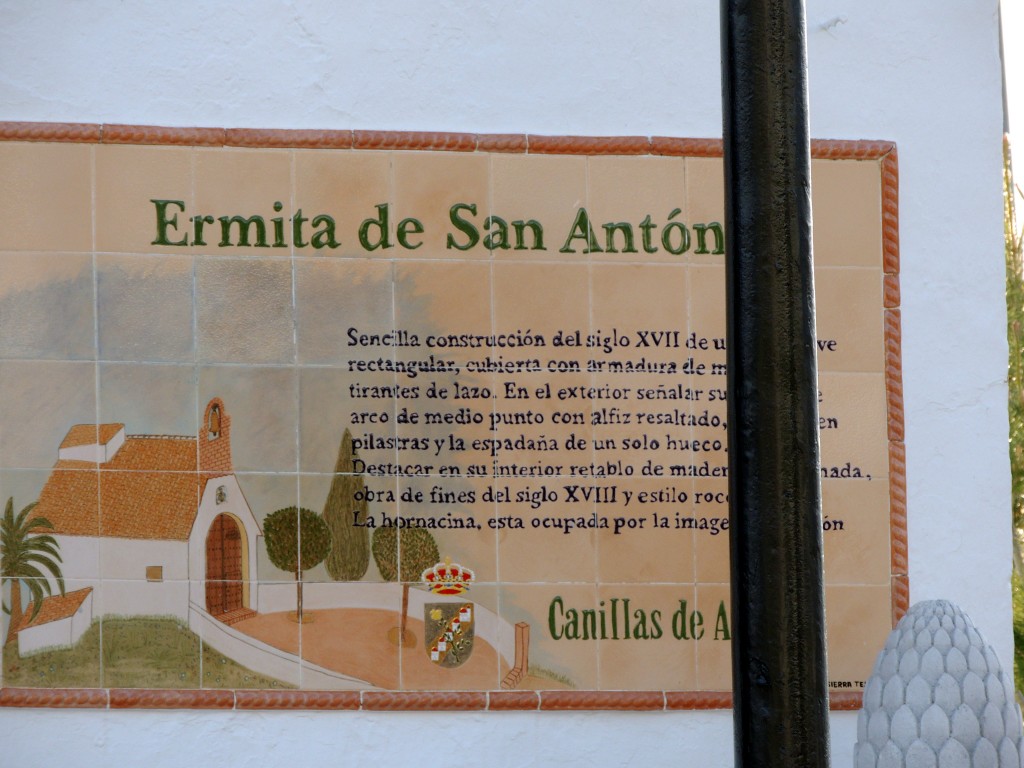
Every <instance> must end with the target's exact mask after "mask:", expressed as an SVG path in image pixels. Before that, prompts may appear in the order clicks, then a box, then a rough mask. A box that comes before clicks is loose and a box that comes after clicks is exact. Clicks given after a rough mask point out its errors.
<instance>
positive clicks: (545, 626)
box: [498, 584, 600, 691]
mask: <svg viewBox="0 0 1024 768" xmlns="http://www.w3.org/2000/svg"><path fill="white" fill-rule="evenodd" d="M498 599H499V611H498V613H499V614H500V616H501V618H502V619H503V620H504V632H505V633H506V639H505V643H506V644H507V645H512V646H513V647H515V646H514V642H515V637H514V635H513V632H514V631H516V630H518V629H519V625H520V624H523V625H526V626H525V627H524V628H523V629H522V630H520V631H525V632H526V633H528V634H526V636H525V637H526V638H527V639H528V642H526V643H524V645H523V647H522V648H521V650H520V653H519V655H520V660H519V661H517V662H516V663H515V664H514V665H513V666H514V667H517V668H520V669H521V675H520V676H519V677H520V679H519V680H518V682H516V683H515V686H514V687H515V688H516V689H518V690H543V691H548V690H572V689H574V688H575V689H580V690H595V689H597V688H598V686H599V678H598V656H597V643H598V640H597V639H596V631H595V629H596V628H597V627H598V624H597V610H598V608H599V603H600V600H599V599H598V593H597V588H596V587H595V586H593V585H582V584H580V585H576V584H537V585H511V586H502V587H501V588H500V589H499V596H498ZM584 611H586V612H588V613H584ZM590 612H593V614H592V615H593V616H594V618H590V615H591V613H590ZM524 656H525V658H522V657H524Z"/></svg>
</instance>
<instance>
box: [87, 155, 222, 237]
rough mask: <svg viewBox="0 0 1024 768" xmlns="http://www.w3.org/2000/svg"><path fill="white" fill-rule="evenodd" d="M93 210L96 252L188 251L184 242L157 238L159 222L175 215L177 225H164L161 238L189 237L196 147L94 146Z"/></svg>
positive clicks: (172, 218)
mask: <svg viewBox="0 0 1024 768" xmlns="http://www.w3.org/2000/svg"><path fill="white" fill-rule="evenodd" d="M154 200H156V201H158V202H156V203H154V202H153V201H154ZM161 201H177V204H173V203H170V202H161ZM95 210H96V250H98V251H115V252H129V253H150V252H154V251H157V252H159V251H165V252H176V251H184V250H185V248H186V246H184V245H183V246H180V247H179V246H173V245H159V244H156V242H155V241H157V240H159V239H161V238H160V225H159V223H158V221H161V220H162V221H167V220H175V218H176V220H175V221H174V223H173V224H165V225H164V235H165V237H163V238H162V239H163V240H165V241H167V242H179V241H182V240H183V239H185V238H189V239H191V238H190V237H189V236H190V234H191V233H192V225H191V224H190V223H189V221H188V218H189V216H190V215H192V212H193V205H192V149H191V148H189V147H153V146H149V147H146V146H129V145H112V144H108V145H101V146H99V147H96V200H95ZM161 211H163V215H162V216H160V212H161ZM158 217H159V218H158ZM211 231H212V228H211ZM211 239H212V238H211Z"/></svg>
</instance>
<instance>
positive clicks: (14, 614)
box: [0, 497, 64, 639]
mask: <svg viewBox="0 0 1024 768" xmlns="http://www.w3.org/2000/svg"><path fill="white" fill-rule="evenodd" d="M35 506H36V502H32V503H31V504H29V505H28V506H27V507H25V508H24V509H23V510H21V512H19V513H18V514H17V515H15V514H14V498H13V497H12V498H9V499H7V506H6V507H4V516H3V520H0V583H2V582H4V581H13V580H24V582H25V584H26V585H27V587H28V594H29V599H30V600H31V602H32V615H31V617H30V618H29V621H32V620H34V619H35V617H36V616H37V615H38V614H39V611H40V609H41V608H42V607H43V600H44V599H45V598H46V597H47V596H48V595H50V594H52V592H51V589H50V581H49V579H48V578H47V575H46V573H44V572H43V570H42V569H45V570H47V571H49V572H50V574H51V575H52V576H53V578H54V579H56V581H57V586H58V588H59V589H60V593H61V594H62V595H63V594H64V576H63V575H62V574H61V572H60V566H59V565H58V563H60V562H62V560H61V557H60V552H59V551H58V550H59V548H60V547H59V545H58V544H57V540H56V539H55V538H53V536H51V535H50V534H48V533H38V531H39V530H40V529H43V530H50V531H52V530H53V523H51V522H50V521H49V520H47V519H46V518H45V517H40V516H38V515H36V516H31V515H30V513H31V512H32V510H33V509H35ZM20 602H21V589H20V587H17V586H15V587H14V588H12V590H11V603H12V605H11V606H10V608H7V607H6V606H4V611H5V612H6V613H10V614H11V626H12V629H13V628H14V622H15V621H16V620H19V619H20V618H21V611H22V608H21V604H20ZM13 636H14V632H11V633H10V634H9V637H8V639H10V638H12V637H13Z"/></svg>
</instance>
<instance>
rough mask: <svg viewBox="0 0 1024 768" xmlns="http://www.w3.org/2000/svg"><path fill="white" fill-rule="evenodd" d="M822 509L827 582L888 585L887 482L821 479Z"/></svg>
mask: <svg viewBox="0 0 1024 768" xmlns="http://www.w3.org/2000/svg"><path fill="white" fill-rule="evenodd" d="M821 508H822V516H823V530H822V539H823V541H824V545H825V581H826V583H827V584H829V585H831V584H836V585H839V584H876V585H879V584H880V585H888V584H889V580H890V577H891V575H890V570H889V560H890V546H889V545H890V540H889V535H890V534H889V525H888V523H889V487H888V484H887V483H884V482H874V481H872V482H870V483H859V484H856V485H852V486H851V485H850V482H849V481H846V480H823V481H822V483H821Z"/></svg>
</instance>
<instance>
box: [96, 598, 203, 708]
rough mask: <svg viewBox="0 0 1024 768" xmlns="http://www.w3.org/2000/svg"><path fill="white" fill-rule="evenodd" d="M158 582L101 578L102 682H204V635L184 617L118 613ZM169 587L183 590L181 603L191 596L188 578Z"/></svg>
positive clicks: (133, 685)
mask: <svg viewBox="0 0 1024 768" xmlns="http://www.w3.org/2000/svg"><path fill="white" fill-rule="evenodd" d="M156 586H160V585H156V584H149V583H147V582H145V581H143V582H135V581H114V580H109V581H104V582H103V584H102V594H101V595H100V599H99V601H98V603H99V606H98V610H99V611H100V614H101V617H100V619H99V629H100V660H101V665H102V685H103V686H104V687H106V688H179V689H181V688H198V687H200V684H201V683H200V656H201V649H200V638H199V636H198V635H196V634H195V633H194V632H192V631H191V630H190V629H189V628H188V625H187V623H186V622H185V620H184V619H183V618H181V617H175V616H170V615H158V614H156V613H155V612H145V613H142V614H141V615H140V614H139V613H135V614H133V615H121V613H120V612H121V610H122V606H127V605H137V604H138V603H139V601H140V600H141V599H142V597H141V595H142V594H144V593H145V592H146V587H156ZM164 586H166V585H164ZM171 586H172V587H174V590H171V591H177V592H179V593H181V594H178V595H177V597H178V599H179V605H180V604H181V601H182V599H186V600H187V595H188V583H187V582H185V583H184V584H180V583H174V584H172V585H171ZM182 595H184V598H182ZM157 610H159V608H157Z"/></svg>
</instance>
